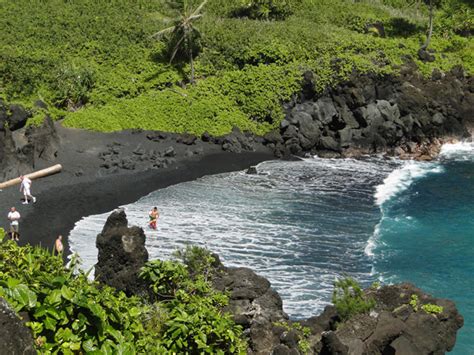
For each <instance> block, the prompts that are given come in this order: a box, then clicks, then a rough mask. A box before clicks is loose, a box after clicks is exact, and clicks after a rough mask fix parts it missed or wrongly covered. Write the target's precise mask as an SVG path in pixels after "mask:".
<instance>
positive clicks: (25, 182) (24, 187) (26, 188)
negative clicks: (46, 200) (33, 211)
mask: <svg viewBox="0 0 474 355" xmlns="http://www.w3.org/2000/svg"><path fill="white" fill-rule="evenodd" d="M20 181H21V185H20V192H22V191H23V196H25V201H24V202H23V204H24V205H27V204H28V198H31V199H32V200H33V203H35V202H36V197H34V196H33V195H32V194H31V191H30V190H31V180H30V179H29V178H27V177H26V176H23V175H21V176H20Z"/></svg>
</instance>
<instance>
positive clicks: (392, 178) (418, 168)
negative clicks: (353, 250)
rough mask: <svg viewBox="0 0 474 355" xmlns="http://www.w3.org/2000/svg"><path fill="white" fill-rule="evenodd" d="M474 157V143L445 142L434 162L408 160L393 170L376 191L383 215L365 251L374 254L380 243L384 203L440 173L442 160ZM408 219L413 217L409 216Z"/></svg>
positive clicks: (377, 202) (442, 169) (470, 158)
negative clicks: (422, 179)
mask: <svg viewBox="0 0 474 355" xmlns="http://www.w3.org/2000/svg"><path fill="white" fill-rule="evenodd" d="M473 159H474V143H473V142H460V143H454V144H444V145H443V146H442V147H441V152H440V154H439V161H434V162H420V161H413V160H410V161H407V162H405V163H404V164H403V165H402V166H401V167H399V168H397V169H395V170H394V171H392V172H391V173H390V174H389V175H388V176H387V177H386V178H385V179H384V181H383V183H382V184H381V185H378V186H377V188H376V192H375V201H376V204H377V205H378V206H379V207H380V210H381V214H382V217H381V219H380V222H379V223H378V224H377V226H376V227H375V229H374V233H373V234H372V236H371V237H370V238H369V240H368V242H367V246H366V248H365V253H366V255H368V256H369V257H373V256H374V250H375V248H376V247H377V245H378V243H380V241H379V239H380V227H381V225H382V223H383V221H384V218H385V215H384V204H385V203H387V202H388V201H390V200H392V199H393V198H396V196H398V195H399V194H401V193H403V191H405V190H406V189H408V188H409V187H410V185H411V184H412V183H413V182H415V181H416V180H418V179H420V178H423V177H425V176H427V175H429V174H439V173H442V172H443V171H444V168H443V166H442V165H441V162H442V161H443V160H473ZM406 218H407V219H408V220H411V219H412V217H409V216H407V217H406Z"/></svg>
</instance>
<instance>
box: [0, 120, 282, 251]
mask: <svg viewBox="0 0 474 355" xmlns="http://www.w3.org/2000/svg"><path fill="white" fill-rule="evenodd" d="M56 127H57V131H58V134H59V136H60V142H61V144H60V149H59V151H58V156H57V159H55V160H54V161H38V163H37V166H36V167H35V170H38V169H41V168H44V167H46V166H50V165H53V164H58V163H59V164H62V165H63V171H62V172H61V173H59V174H56V175H53V176H49V177H46V178H42V179H39V180H35V181H33V185H32V193H33V195H35V196H36V197H37V199H38V201H37V203H35V204H32V203H30V204H28V205H23V204H21V201H20V198H21V197H22V196H21V194H20V192H19V186H18V185H17V186H13V187H10V188H7V189H4V190H3V191H1V192H0V211H1V214H0V226H1V227H3V228H5V229H6V230H7V229H8V220H7V218H6V216H7V214H8V211H9V209H10V207H11V206H15V207H16V208H17V209H18V210H19V212H20V214H21V215H22V219H21V221H20V233H21V240H20V244H21V245H24V244H27V243H30V244H32V245H42V246H44V247H47V248H52V246H53V244H54V240H55V239H56V237H57V236H58V235H59V234H62V235H63V236H64V237H67V235H68V234H69V232H70V231H71V229H72V228H73V227H74V224H75V223H76V222H77V221H78V220H80V219H81V218H82V217H84V216H88V215H91V214H99V213H104V212H107V211H110V210H113V209H115V208H117V207H118V206H120V205H124V204H128V203H131V202H134V201H136V200H138V199H139V198H140V197H142V196H144V195H146V194H148V193H150V192H152V191H154V190H157V189H160V188H164V187H167V186H170V185H173V184H177V183H180V182H184V181H189V180H193V179H197V178H199V177H202V176H204V175H210V174H217V173H223V172H228V171H236V170H242V169H245V168H248V167H249V166H251V165H255V164H257V163H259V162H261V161H264V160H270V159H273V158H274V157H273V155H272V154H271V153H270V152H268V151H267V150H266V149H265V148H264V147H263V146H257V147H256V148H257V149H256V151H255V152H242V153H238V154H237V153H229V152H224V151H222V149H221V147H220V146H219V145H216V144H212V143H205V142H202V141H200V140H198V141H196V142H195V144H193V145H186V144H182V143H178V142H176V137H174V136H169V137H165V138H163V139H160V140H159V141H151V140H149V139H147V138H146V135H147V132H136V131H135V132H133V131H126V132H119V133H109V134H104V133H95V132H88V131H78V130H70V129H65V128H63V127H61V126H60V125H56ZM110 146H114V147H117V151H118V154H119V155H121V156H128V157H130V159H136V161H137V166H136V167H135V169H133V170H123V169H120V170H118V171H115V172H110V171H108V170H107V169H104V168H103V167H101V164H102V163H103V161H102V160H101V159H100V153H101V152H102V151H104V150H106V149H107V147H110ZM170 147H172V148H173V149H174V151H175V156H174V157H173V162H172V163H171V164H170V165H169V166H168V167H166V168H159V169H156V168H154V169H152V168H151V166H150V165H149V163H147V162H140V161H139V155H136V154H135V155H134V154H133V151H136V150H137V148H139V149H141V150H144V151H146V150H148V149H151V148H153V149H154V150H157V151H160V150H166V149H169V148H170ZM190 150H191V151H192V150H194V154H190V153H189V151H190ZM185 153H187V154H185ZM25 173H28V172H25ZM146 212H147V211H144V213H146ZM65 250H69V249H68V245H67V238H65Z"/></svg>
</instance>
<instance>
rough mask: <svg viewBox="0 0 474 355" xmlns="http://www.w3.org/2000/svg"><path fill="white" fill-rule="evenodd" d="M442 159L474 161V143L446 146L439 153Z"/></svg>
mask: <svg viewBox="0 0 474 355" xmlns="http://www.w3.org/2000/svg"><path fill="white" fill-rule="evenodd" d="M439 156H440V159H449V160H457V161H459V160H461V161H473V160H474V142H459V143H453V144H444V145H443V146H442V147H441V152H440V153H439Z"/></svg>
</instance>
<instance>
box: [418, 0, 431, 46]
mask: <svg viewBox="0 0 474 355" xmlns="http://www.w3.org/2000/svg"><path fill="white" fill-rule="evenodd" d="M428 6H429V9H430V17H429V24H428V35H427V36H426V42H425V43H424V44H423V45H422V46H421V49H422V50H427V49H428V46H429V45H430V41H431V36H432V35H433V0H429V1H428Z"/></svg>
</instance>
